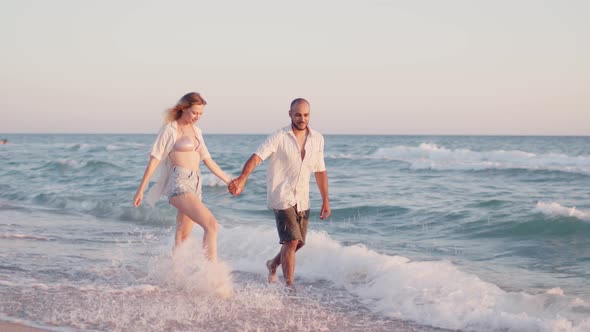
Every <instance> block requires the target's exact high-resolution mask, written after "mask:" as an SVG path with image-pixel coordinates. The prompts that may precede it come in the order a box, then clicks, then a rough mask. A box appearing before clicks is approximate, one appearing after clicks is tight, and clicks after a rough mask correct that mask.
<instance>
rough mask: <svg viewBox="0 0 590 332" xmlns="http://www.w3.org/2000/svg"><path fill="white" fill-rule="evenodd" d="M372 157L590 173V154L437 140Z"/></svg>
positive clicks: (456, 166) (436, 165)
mask: <svg viewBox="0 0 590 332" xmlns="http://www.w3.org/2000/svg"><path fill="white" fill-rule="evenodd" d="M368 158H374V159H387V160H399V161H404V162H407V163H409V164H410V165H411V166H410V167H411V168H412V169H434V170H483V169H512V168H517V169H530V170H549V171H562V172H571V173H582V174H590V156H568V155H564V154H558V153H547V154H535V153H530V152H526V151H518V150H511V151H505V150H491V151H472V150H470V149H448V148H445V147H443V146H439V145H437V144H433V143H422V144H420V145H419V146H418V147H415V146H394V147H384V148H379V149H377V150H376V151H375V152H374V153H373V154H372V155H370V156H368Z"/></svg>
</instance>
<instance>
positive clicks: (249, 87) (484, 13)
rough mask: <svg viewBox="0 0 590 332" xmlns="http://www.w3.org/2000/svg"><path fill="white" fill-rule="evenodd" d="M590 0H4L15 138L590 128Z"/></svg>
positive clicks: (2, 84)
mask: <svg viewBox="0 0 590 332" xmlns="http://www.w3.org/2000/svg"><path fill="white" fill-rule="evenodd" d="M588 13H590V2H589V1H585V0H570V1H558V0H555V1H546V0H538V1H533V0H531V1H527V0H522V1H519V0H512V1H503V0H497V1H483V0H482V1H475V0H464V1H458V0H457V1H455V0H448V1H444V0H432V1H425V0H414V1H393V0H358V1H347V0H344V1H336V0H325V1H322V0H314V1H308V0H300V1H288V2H283V1H277V0H274V1H270V0H269V1H264V0H250V1H197V0H192V1H151V0H141V1H136V0H131V1H126V0H118V1H111V0H103V1H91V0H87V1H80V0H55V1H45V0H35V1H32V0H3V1H2V10H1V11H0V45H1V50H0V135H1V134H2V133H155V132H156V131H157V130H158V128H159V127H160V126H161V124H162V114H163V111H164V110H165V109H166V108H167V107H171V106H173V105H174V104H175V103H176V101H177V100H178V99H179V98H180V97H181V96H182V95H184V94H185V93H187V92H190V91H198V92H200V93H202V94H203V96H204V97H205V98H206V100H207V102H208V105H207V107H206V109H205V113H204V116H203V117H202V118H201V120H200V121H199V123H198V126H199V127H201V128H202V129H203V131H204V132H205V133H230V134H231V133H235V134H244V133H257V134H263V133H269V132H272V131H274V130H275V129H277V128H280V127H283V126H285V125H287V124H288V123H289V122H288V121H289V118H288V114H287V111H288V108H289V104H290V102H291V100H293V99H294V98H298V97H303V98H306V99H307V100H309V101H310V103H311V127H312V128H315V129H317V130H319V131H320V132H322V133H325V134H388V135H414V134H415V135H429V134H433V135H590V42H589V40H590V20H589V19H588Z"/></svg>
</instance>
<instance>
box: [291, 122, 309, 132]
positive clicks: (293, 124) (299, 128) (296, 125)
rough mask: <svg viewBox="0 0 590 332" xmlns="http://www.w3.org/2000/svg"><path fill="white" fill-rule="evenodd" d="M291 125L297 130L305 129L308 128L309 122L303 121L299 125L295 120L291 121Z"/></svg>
mask: <svg viewBox="0 0 590 332" xmlns="http://www.w3.org/2000/svg"><path fill="white" fill-rule="evenodd" d="M291 126H293V127H295V128H297V130H305V129H307V123H305V122H303V123H301V124H300V125H298V124H297V123H295V122H294V121H291ZM301 126H303V128H301Z"/></svg>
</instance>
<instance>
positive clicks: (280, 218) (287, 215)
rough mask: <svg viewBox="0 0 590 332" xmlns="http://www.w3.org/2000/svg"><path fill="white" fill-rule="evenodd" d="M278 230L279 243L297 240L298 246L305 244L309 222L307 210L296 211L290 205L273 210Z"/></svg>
mask: <svg viewBox="0 0 590 332" xmlns="http://www.w3.org/2000/svg"><path fill="white" fill-rule="evenodd" d="M273 211H274V213H275V220H276V223H277V231H278V232H279V243H280V244H284V243H285V242H288V241H293V240H298V241H299V246H302V245H304V244H305V236H306V235H307V224H308V223H309V210H305V211H301V212H297V209H296V208H295V207H294V206H292V207H290V208H287V209H285V210H273Z"/></svg>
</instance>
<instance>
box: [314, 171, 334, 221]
mask: <svg viewBox="0 0 590 332" xmlns="http://www.w3.org/2000/svg"><path fill="white" fill-rule="evenodd" d="M314 174H315V182H316V183H317V184H318V189H319V190H320V194H321V195H322V209H321V210H320V219H326V218H328V217H329V216H330V214H331V213H332V210H331V209H330V199H329V198H328V173H327V172H326V171H323V172H315V173H314Z"/></svg>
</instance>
